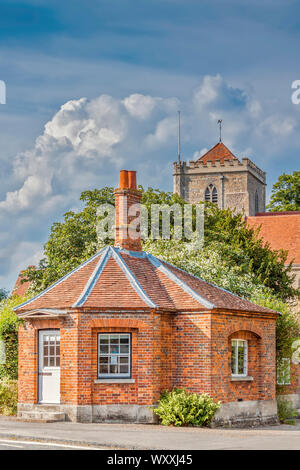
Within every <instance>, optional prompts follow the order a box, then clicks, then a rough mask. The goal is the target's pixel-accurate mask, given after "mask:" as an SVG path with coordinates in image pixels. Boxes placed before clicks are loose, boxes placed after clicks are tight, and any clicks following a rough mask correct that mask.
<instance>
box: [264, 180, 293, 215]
mask: <svg viewBox="0 0 300 470" xmlns="http://www.w3.org/2000/svg"><path fill="white" fill-rule="evenodd" d="M268 209H270V210H271V211H273V212H281V211H300V171H294V172H293V174H286V173H283V174H282V175H281V176H279V178H278V181H277V182H276V183H275V184H274V185H273V189H272V195H271V200H270V204H269V205H268Z"/></svg>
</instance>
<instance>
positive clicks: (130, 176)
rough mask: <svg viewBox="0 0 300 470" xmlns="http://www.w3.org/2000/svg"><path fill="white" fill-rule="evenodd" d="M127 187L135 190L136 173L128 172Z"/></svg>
mask: <svg viewBox="0 0 300 470" xmlns="http://www.w3.org/2000/svg"><path fill="white" fill-rule="evenodd" d="M128 187H129V188H130V189H137V187H136V171H128Z"/></svg>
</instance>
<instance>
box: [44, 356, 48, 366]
mask: <svg viewBox="0 0 300 470" xmlns="http://www.w3.org/2000/svg"><path fill="white" fill-rule="evenodd" d="M44 367H48V356H44Z"/></svg>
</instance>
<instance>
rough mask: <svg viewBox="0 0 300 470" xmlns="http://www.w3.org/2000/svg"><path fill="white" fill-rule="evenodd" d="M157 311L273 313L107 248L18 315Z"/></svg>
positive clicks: (155, 262)
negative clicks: (55, 311) (124, 310)
mask: <svg viewBox="0 0 300 470" xmlns="http://www.w3.org/2000/svg"><path fill="white" fill-rule="evenodd" d="M149 308H150V309H159V310H163V311H174V312H176V311H214V310H218V309H222V310H227V311H243V312H252V313H274V311H273V310H270V309H268V308H265V307H260V306H257V305H255V304H253V303H252V302H249V301H247V300H245V299H242V298H240V297H238V296H237V295H234V294H232V293H230V292H228V291H226V290H224V289H222V288H219V287H216V286H214V285H212V284H210V283H207V282H205V281H204V280H202V279H200V278H198V277H195V276H192V275H190V274H188V273H186V272H185V271H182V270H181V269H179V268H176V267H175V266H173V265H170V264H168V263H166V262H165V261H162V260H160V259H158V258H156V257H154V256H152V255H151V254H149V253H146V252H144V251H128V250H125V249H123V248H117V247H112V246H107V247H106V248H104V249H102V250H101V251H100V252H99V253H97V254H96V255H94V256H92V257H91V258H90V259H88V260H87V261H85V262H84V263H83V264H81V265H80V266H79V267H77V268H76V269H74V270H73V271H71V272H70V273H68V274H67V275H66V276H64V277H63V278H62V279H60V280H59V281H57V282H56V283H55V284H53V285H52V286H50V287H49V288H47V289H46V290H44V291H43V292H42V293H40V294H39V295H37V296H36V297H34V298H33V299H31V300H29V301H27V302H24V303H23V304H21V305H19V306H18V307H16V308H15V310H16V312H17V314H19V315H22V314H24V313H25V312H29V311H38V310H39V309H44V310H45V309H46V310H47V311H48V309H49V311H50V310H51V309H52V310H55V309H56V310H57V309H67V310H71V309H76V310H77V309H100V310H101V309H103V310H105V309H118V310H121V309H126V310H128V309H135V310H136V309H149Z"/></svg>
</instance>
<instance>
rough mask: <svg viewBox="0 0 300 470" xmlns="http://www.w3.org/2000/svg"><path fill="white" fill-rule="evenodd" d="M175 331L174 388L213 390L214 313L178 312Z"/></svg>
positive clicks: (198, 391) (200, 390)
mask: <svg viewBox="0 0 300 470" xmlns="http://www.w3.org/2000/svg"><path fill="white" fill-rule="evenodd" d="M173 331H174V335H173V338H174V340H173V345H174V368H173V387H176V388H186V389H187V390H189V391H193V392H197V393H203V392H205V393H211V373H210V371H211V363H212V358H211V315H210V314H199V313H190V314H189V313H187V314H178V315H175V316H174V317H173Z"/></svg>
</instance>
